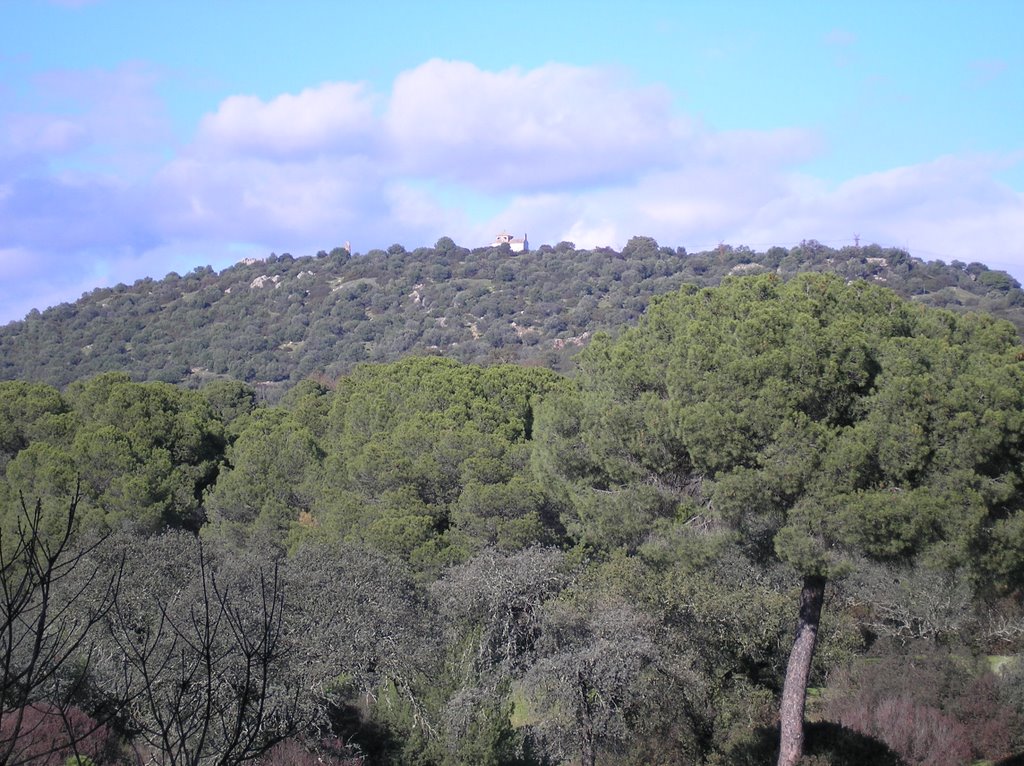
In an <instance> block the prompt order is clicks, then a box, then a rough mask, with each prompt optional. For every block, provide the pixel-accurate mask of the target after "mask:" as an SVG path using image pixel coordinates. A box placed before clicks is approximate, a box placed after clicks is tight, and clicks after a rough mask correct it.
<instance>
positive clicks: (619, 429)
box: [537, 275, 1024, 764]
mask: <svg viewBox="0 0 1024 766" xmlns="http://www.w3.org/2000/svg"><path fill="white" fill-rule="evenodd" d="M1021 353H1022V351H1021V347H1020V343H1019V341H1018V340H1017V338H1016V334H1015V333H1014V331H1013V328H1012V327H1010V326H1009V325H1008V324H1004V323H1001V322H999V321H996V320H993V319H991V318H989V317H984V316H978V315H965V316H956V315H953V314H949V313H946V312H942V311H936V310H930V309H927V308H925V307H922V306H918V305H914V304H910V303H907V302H905V301H903V300H901V299H900V298H898V297H897V296H896V295H895V294H893V293H891V292H889V291H887V290H884V289H881V288H876V287H872V286H870V285H867V284H865V283H854V284H850V285H847V284H844V283H843V282H842V281H840V280H838V279H835V278H829V277H820V276H813V275H807V276H803V277H798V278H796V279H794V280H793V281H791V282H789V283H785V284H783V283H781V282H780V281H779V280H778V279H776V278H773V277H755V278H747V279H737V280H733V281H730V282H727V283H726V284H724V285H723V286H722V287H720V288H718V289H707V290H696V289H687V290H683V291H681V292H679V293H676V294H674V295H671V296H667V297H666V298H664V299H662V300H660V301H658V302H657V303H656V304H655V305H654V306H653V307H652V309H651V311H650V312H649V314H648V315H647V316H646V317H645V319H644V320H643V321H642V322H641V324H640V326H639V327H638V328H636V329H634V330H631V331H628V332H627V333H625V334H624V335H623V336H622V338H621V339H620V340H618V341H617V342H611V341H608V340H602V341H595V343H594V344H593V345H591V347H590V348H588V349H587V351H586V352H584V354H583V355H582V356H581V358H580V375H579V379H578V380H579V393H578V394H577V395H576V397H575V398H574V397H571V396H568V395H566V396H563V397H561V398H559V399H556V400H553V401H551V402H550V405H549V406H547V407H546V408H544V409H542V412H541V414H540V416H539V418H538V435H539V438H540V441H541V445H542V448H541V449H540V450H539V452H538V460H537V466H538V469H539V470H540V471H541V474H542V475H545V476H548V477H550V478H552V479H554V480H557V481H559V482H560V484H561V486H562V487H563V491H564V492H565V493H566V495H567V496H568V497H569V498H570V499H571V501H572V503H573V505H572V507H573V508H574V509H575V513H574V517H573V518H569V519H568V521H567V525H566V526H567V527H568V528H569V529H570V531H577V530H578V532H579V533H580V534H581V536H582V538H583V539H584V540H587V541H589V542H591V543H592V544H595V545H605V546H613V545H627V546H637V545H639V544H640V543H642V541H643V539H644V529H645V527H650V526H651V525H653V526H655V527H657V526H659V525H660V526H661V527H666V526H671V525H673V524H679V523H695V522H700V521H701V520H702V519H705V518H706V519H708V520H709V521H710V522H711V523H713V524H719V525H724V526H725V527H727V528H729V529H732V530H735V531H736V532H737V533H738V534H739V535H740V539H741V540H742V542H743V544H744V546H745V548H746V550H747V552H748V555H750V556H751V557H753V558H754V559H756V560H760V561H764V562H769V561H771V560H774V559H776V558H777V559H778V560H781V561H782V562H785V563H786V564H788V565H790V566H791V567H793V569H794V570H795V571H796V572H798V573H799V575H800V576H801V578H802V595H801V600H800V613H799V620H798V625H797V633H796V639H795V641H794V644H793V650H792V652H791V655H790V662H789V666H788V670H787V674H786V682H785V687H784V690H783V694H782V707H781V719H782V751H781V754H780V764H792V763H795V762H796V761H797V760H798V759H799V757H800V753H801V749H802V719H803V708H804V698H805V690H806V686H807V682H808V677H809V673H810V668H811V661H812V658H813V655H814V646H815V642H816V638H817V634H818V628H819V622H820V613H821V606H822V602H823V597H824V591H825V585H826V583H827V582H828V580H829V579H830V578H834V577H838V576H841V575H842V574H843V573H844V572H846V571H849V569H850V567H851V566H852V564H851V562H852V561H854V559H852V558H851V556H850V554H857V555H864V556H868V557H870V558H875V559H880V560H888V561H896V560H911V559H918V560H920V561H922V562H925V563H927V564H929V565H931V566H935V567H967V568H970V569H973V570H974V571H975V572H977V573H978V576H979V577H985V576H986V575H988V576H991V575H996V576H998V577H999V578H1001V580H1000V581H1001V582H1003V583H1005V584H1007V585H1009V586H1014V585H1016V583H1017V581H1018V580H1019V572H1020V571H1021V569H1020V562H1021V556H1022V553H1024V545H1022V542H1021V541H1022V540H1024V535H1022V534H1021V530H1022V529H1024V514H1022V513H1021V511H1020V501H1021V495H1020V489H1021V486H1022V481H1024V477H1022V476H1021V465H1022V463H1021V456H1022V450H1024V385H1022V383H1024V380H1022V375H1024V370H1022V368H1021V363H1020V361H1019V359H1020V358H1021ZM615 519H624V520H625V526H626V533H625V535H623V534H622V533H615V532H614V531H612V529H611V526H612V522H613V521H614V520H615ZM595 527H596V528H597V533H596V535H595V534H593V533H591V532H590V530H591V529H593V528H595ZM990 581H991V580H990Z"/></svg>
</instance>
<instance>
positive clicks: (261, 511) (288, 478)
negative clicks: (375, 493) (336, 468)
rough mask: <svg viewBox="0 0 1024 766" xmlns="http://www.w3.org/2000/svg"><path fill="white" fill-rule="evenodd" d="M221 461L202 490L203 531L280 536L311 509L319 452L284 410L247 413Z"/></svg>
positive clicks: (316, 487)
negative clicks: (205, 519)
mask: <svg viewBox="0 0 1024 766" xmlns="http://www.w3.org/2000/svg"><path fill="white" fill-rule="evenodd" d="M227 462H228V465H227V466H226V467H225V468H224V469H223V470H221V472H220V475H219V476H218V479H217V483H216V485H215V486H214V487H213V488H212V489H211V490H210V491H209V492H208V493H207V495H206V503H205V507H206V512H207V515H208V517H209V521H210V527H209V528H208V529H207V530H206V531H207V533H208V534H212V535H218V536H224V535H228V536H235V535H242V536H243V537H244V536H246V535H247V534H249V533H251V532H254V531H257V530H260V531H263V532H266V533H270V534H271V536H273V537H275V538H278V539H281V538H282V537H283V535H284V533H286V532H287V531H288V529H289V528H290V527H291V526H292V525H294V524H296V523H298V522H299V521H300V520H301V517H302V515H303V514H307V515H308V514H309V512H310V510H311V509H312V507H313V502H314V498H315V496H316V494H317V492H318V490H319V486H320V483H321V476H322V474H321V470H322V462H323V452H322V450H321V449H320V446H319V444H318V443H317V441H316V439H314V438H313V435H312V434H311V433H309V430H308V429H306V428H305V427H303V426H301V425H300V424H299V423H297V422H295V420H294V419H293V418H292V417H291V416H290V415H289V413H287V412H285V411H284V410H282V409H279V408H275V409H262V410H258V411H256V412H255V413H253V414H252V415H251V416H250V417H249V418H248V419H247V424H246V425H245V427H244V428H243V429H242V431H241V433H240V434H239V435H238V438H237V439H236V440H235V443H234V444H233V445H231V446H230V447H229V448H228V450H227Z"/></svg>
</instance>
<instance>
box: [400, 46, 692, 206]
mask: <svg viewBox="0 0 1024 766" xmlns="http://www.w3.org/2000/svg"><path fill="white" fill-rule="evenodd" d="M385 122H386V127H387V130H388V134H389V135H390V137H391V140H392V141H393V143H394V150H395V153H396V155H397V159H398V160H399V162H400V165H399V167H400V169H401V170H402V171H404V172H407V173H410V174H414V175H420V176H432V177H442V178H446V179H450V180H454V181H457V182H461V183H465V184H468V185H469V186H472V187H474V188H478V189H485V190H492V191H493V190H507V189H534V188H538V187H543V188H556V187H566V186H568V187H573V186H576V187H579V186H583V185H585V184H593V183H610V182H621V181H623V180H624V179H628V178H635V177H637V176H638V175H640V174H642V173H643V172H645V171H647V170H650V169H651V168H655V167H659V166H664V165H671V164H672V163H673V162H675V161H676V154H677V152H678V150H679V144H680V140H681V139H683V138H684V137H685V134H686V130H685V128H684V123H683V122H682V121H680V120H678V119H677V118H676V117H675V116H674V115H673V113H672V111H671V100H670V98H669V94H668V93H667V92H666V91H664V90H663V89H661V88H653V87H633V86H630V85H628V84H626V83H624V82H623V81H622V78H620V77H618V76H616V75H615V73H613V72H611V71H608V70H603V69H587V68H583V67H572V66H567V65H563V64H547V65H545V66H542V67H539V68H537V69H532V70H528V71H522V70H519V69H508V70H504V71H501V72H487V71H483V70H481V69H479V68H477V67H476V66H474V65H473V64H469V63H466V62H458V61H441V60H437V59H435V60H432V61H428V62H427V63H425V64H423V65H421V66H419V67H416V68H415V69H412V70H410V71H408V72H405V73H403V74H402V75H400V76H399V77H398V78H397V80H396V81H395V84H394V88H393V90H392V94H391V99H390V102H389V105H388V109H387V114H386V117H385Z"/></svg>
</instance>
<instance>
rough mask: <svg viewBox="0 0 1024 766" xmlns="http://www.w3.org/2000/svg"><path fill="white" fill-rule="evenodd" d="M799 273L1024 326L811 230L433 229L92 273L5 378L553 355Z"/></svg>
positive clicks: (186, 378)
mask: <svg viewBox="0 0 1024 766" xmlns="http://www.w3.org/2000/svg"><path fill="white" fill-rule="evenodd" d="M806 271H826V272H834V273H836V274H839V275H841V276H843V277H844V278H846V279H848V280H856V279H861V280H870V281H872V282H875V283H878V284H882V285H885V286H887V287H889V288H891V289H893V290H895V291H896V292H897V293H899V294H900V295H903V296H905V297H911V298H913V299H914V300H916V301H920V302H922V303H926V304H928V305H932V306H940V307H946V308H950V309H954V310H980V311H986V312H990V313H993V314H996V315H998V316H1000V317H1003V318H1006V319H1009V320H1010V321H1012V322H1013V323H1014V324H1015V325H1016V326H1017V328H1018V329H1022V328H1024V292H1022V291H1021V289H1020V285H1019V284H1018V283H1017V282H1016V281H1015V280H1014V279H1013V278H1012V277H1010V276H1009V275H1007V274H1006V273H1005V272H1002V271H995V270H990V269H989V268H988V267H986V266H984V265H983V264H981V263H971V264H964V263H961V262H958V261H954V262H953V263H951V264H944V263H942V262H941V261H932V262H925V261H923V260H921V259H919V258H916V257H913V256H911V255H910V254H909V253H907V252H906V251H904V250H900V249H892V248H882V247H879V246H877V245H870V246H865V247H844V248H842V249H838V250H836V249H832V248H829V247H826V246H824V245H822V244H820V243H817V242H815V241H813V240H811V241H805V242H803V243H801V245H800V246H798V247H794V248H789V249H787V248H781V247H773V248H771V249H769V250H767V251H766V252H757V251H754V250H751V249H750V248H747V247H730V246H722V247H719V248H717V249H715V250H713V251H708V252H699V253H688V252H687V251H686V250H685V249H684V248H671V247H664V246H661V245H659V244H658V243H657V242H656V241H655V240H653V239H651V238H650V237H634V238H632V239H631V240H630V241H629V242H628V244H627V245H626V246H625V247H624V248H623V249H622V250H621V252H618V251H615V250H612V249H610V248H597V249H594V250H583V249H577V248H576V247H575V246H574V245H573V244H572V243H571V242H560V243H559V244H557V245H555V246H553V247H552V246H548V245H543V246H541V247H540V248H539V249H537V250H534V251H530V252H524V253H514V252H513V251H512V250H511V249H510V248H509V247H508V245H505V244H503V245H501V246H498V247H485V248H477V249H473V250H470V249H467V248H464V247H459V246H458V245H456V244H455V243H454V242H453V241H452V240H451V239H450V238H448V237H443V238H441V239H440V240H438V242H437V243H436V244H435V246H434V247H430V248H418V249H416V250H412V251H407V250H406V249H405V248H404V247H403V246H401V245H397V244H396V245H392V246H391V247H389V248H388V249H387V250H386V251H384V250H372V251H370V252H369V253H366V254H365V255H359V254H355V255H352V254H350V253H349V252H348V251H347V250H346V249H344V248H335V249H334V250H332V251H330V252H326V251H320V252H319V253H317V254H316V255H312V256H303V257H293V256H292V255H290V254H283V255H275V254H271V255H270V256H269V257H267V258H265V259H260V260H256V259H247V260H246V261H244V262H241V263H238V264H236V265H234V266H231V267H230V268H227V269H225V270H223V271H221V272H219V273H218V272H215V271H214V270H213V269H212V268H210V267H208V266H207V267H201V268H197V269H195V270H193V271H191V272H189V273H188V274H185V275H184V276H181V275H178V274H176V273H171V274H168V275H167V276H166V277H164V278H163V279H159V280H157V279H143V280H139V281H137V282H135V283H134V284H133V285H125V284H119V285H117V286H115V287H111V288H102V289H97V290H94V291H92V292H90V293H87V294H85V295H83V296H82V298H81V299H80V300H78V301H76V302H75V303H65V304H61V305H59V306H56V307H53V308H50V309H48V310H46V311H43V312H39V311H33V312H32V313H30V314H29V315H28V316H27V317H26V318H25V319H24V320H22V321H18V322H11V323H9V324H8V325H6V326H5V327H3V328H0V379H21V380H36V381H43V382H46V383H49V384H51V385H56V386H63V385H66V384H67V383H69V382H71V381H73V380H78V379H82V378H86V377H89V376H92V375H95V374H97V373H100V372H105V371H109V370H124V371H127V372H128V373H130V374H131V375H132V377H133V378H135V379H139V380H163V381H167V382H173V383H187V384H190V385H199V384H201V383H202V382H203V381H204V380H207V379H210V378H217V377H231V378H235V379H238V380H243V381H246V382H249V383H254V384H261V385H262V386H263V387H264V388H266V389H268V390H271V391H272V390H274V389H283V388H287V387H288V386H289V385H291V384H293V383H295V382H297V381H299V380H302V379H304V378H306V377H309V376H311V375H323V376H326V377H327V378H332V379H333V378H336V377H338V376H340V375H342V374H344V373H346V372H347V371H348V370H349V369H351V367H352V366H353V365H355V364H356V363H358V362H364V361H372V362H386V361H392V360H395V359H398V358H400V357H402V356H406V355H409V354H420V355H423V354H439V355H445V356H450V357H454V358H456V359H459V360H461V361H463V362H496V361H511V362H519V363H532V364H539V365H543V366H548V367H551V368H554V369H565V368H566V367H567V366H568V365H567V360H568V359H569V357H570V356H571V355H572V354H573V353H575V352H576V351H577V350H578V349H579V348H580V347H581V346H583V345H585V344H586V342H587V340H588V339H589V338H590V336H591V335H592V334H593V333H594V332H596V331H600V330H604V331H612V332H617V331H618V330H619V329H621V328H623V327H624V326H626V325H629V324H631V323H632V322H634V321H635V320H636V319H637V318H638V317H639V316H640V315H641V314H642V313H643V312H644V310H645V309H646V307H647V305H648V303H649V301H650V299H651V297H652V296H654V295H659V294H663V293H668V292H671V291H674V290H676V289H678V288H679V287H680V286H681V285H683V284H686V283H690V284H696V285H699V286H712V285H716V284H718V283H719V282H721V281H722V280H723V279H725V278H726V277H728V276H730V275H738V274H755V273H763V272H774V273H777V274H779V275H780V276H781V277H782V278H784V279H786V278H789V277H791V276H793V275H795V274H797V273H800V272H806Z"/></svg>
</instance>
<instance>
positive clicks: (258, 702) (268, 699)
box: [104, 535, 300, 766]
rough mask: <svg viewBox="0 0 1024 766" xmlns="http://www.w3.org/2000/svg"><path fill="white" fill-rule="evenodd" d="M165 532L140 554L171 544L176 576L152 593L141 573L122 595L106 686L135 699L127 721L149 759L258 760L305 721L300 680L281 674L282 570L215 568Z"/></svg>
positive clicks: (200, 549) (190, 763)
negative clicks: (300, 712) (300, 701)
mask: <svg viewBox="0 0 1024 766" xmlns="http://www.w3.org/2000/svg"><path fill="white" fill-rule="evenodd" d="M164 537H165V538H170V539H169V540H168V539H165V540H163V541H162V543H161V544H160V545H154V543H153V541H145V543H144V544H143V545H142V546H141V547H140V550H139V551H138V552H137V553H142V554H143V555H144V556H152V555H154V554H156V555H159V554H160V553H165V554H166V553H168V552H171V551H174V553H173V554H172V560H173V561H175V562H176V564H177V566H178V569H179V573H178V576H177V577H174V578H173V580H172V581H170V582H168V581H165V582H163V583H162V584H161V585H162V587H159V588H158V589H155V590H151V589H149V588H147V587H146V586H147V585H152V584H153V578H152V577H149V578H147V576H146V574H145V573H140V577H139V582H138V583H137V585H138V586H139V587H136V588H134V589H133V590H132V592H131V593H126V594H125V597H123V598H118V599H117V601H116V603H115V606H114V609H113V610H112V611H111V614H110V620H109V626H110V632H109V636H110V638H111V639H112V647H111V649H112V650H111V651H110V653H109V658H108V663H107V667H106V668H105V673H104V679H105V680H104V683H105V684H106V685H107V687H108V688H110V689H112V690H113V691H114V693H118V694H123V695H125V696H127V697H128V698H130V699H131V700H132V702H131V705H130V706H129V710H128V716H127V718H128V720H129V725H130V726H131V727H133V728H134V729H135V734H136V736H137V738H138V739H139V740H141V742H143V743H145V746H146V747H147V748H148V750H149V753H148V755H149V757H150V759H151V761H152V762H153V763H158V764H166V766H208V765H209V766H214V765H216V766H231V765H233V764H240V763H244V762H247V761H252V760H253V759H255V758H257V757H258V756H259V755H261V754H262V753H264V752H265V751H266V750H268V749H269V748H271V747H272V746H273V745H275V744H276V743H277V742H279V741H281V740H282V739H284V738H285V737H287V736H289V735H290V734H292V733H293V732H294V731H295V729H296V728H297V726H298V725H299V723H300V716H299V715H298V714H297V711H298V708H299V697H300V688H299V684H298V683H293V681H294V677H293V676H289V674H287V673H285V672H283V671H284V666H285V664H286V657H285V650H286V642H285V640H284V622H283V615H284V594H283V590H282V587H281V582H280V578H279V576H278V570H277V567H276V565H274V564H271V565H269V566H261V567H250V568H246V567H244V566H243V567H230V566H227V567H225V566H221V567H217V566H214V565H213V564H212V563H211V562H210V561H209V559H208V556H207V553H206V551H205V549H204V546H203V545H202V544H201V543H200V542H198V541H196V540H194V539H189V538H186V537H185V536H176V535H170V536H166V535H165V536H164ZM168 543H169V546H168ZM165 546H166V547H168V550H164V547H165ZM144 562H145V559H142V560H140V559H138V558H136V559H135V562H134V563H135V565H136V566H138V565H140V564H144ZM133 575H134V571H133ZM133 579H134V576H133Z"/></svg>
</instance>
